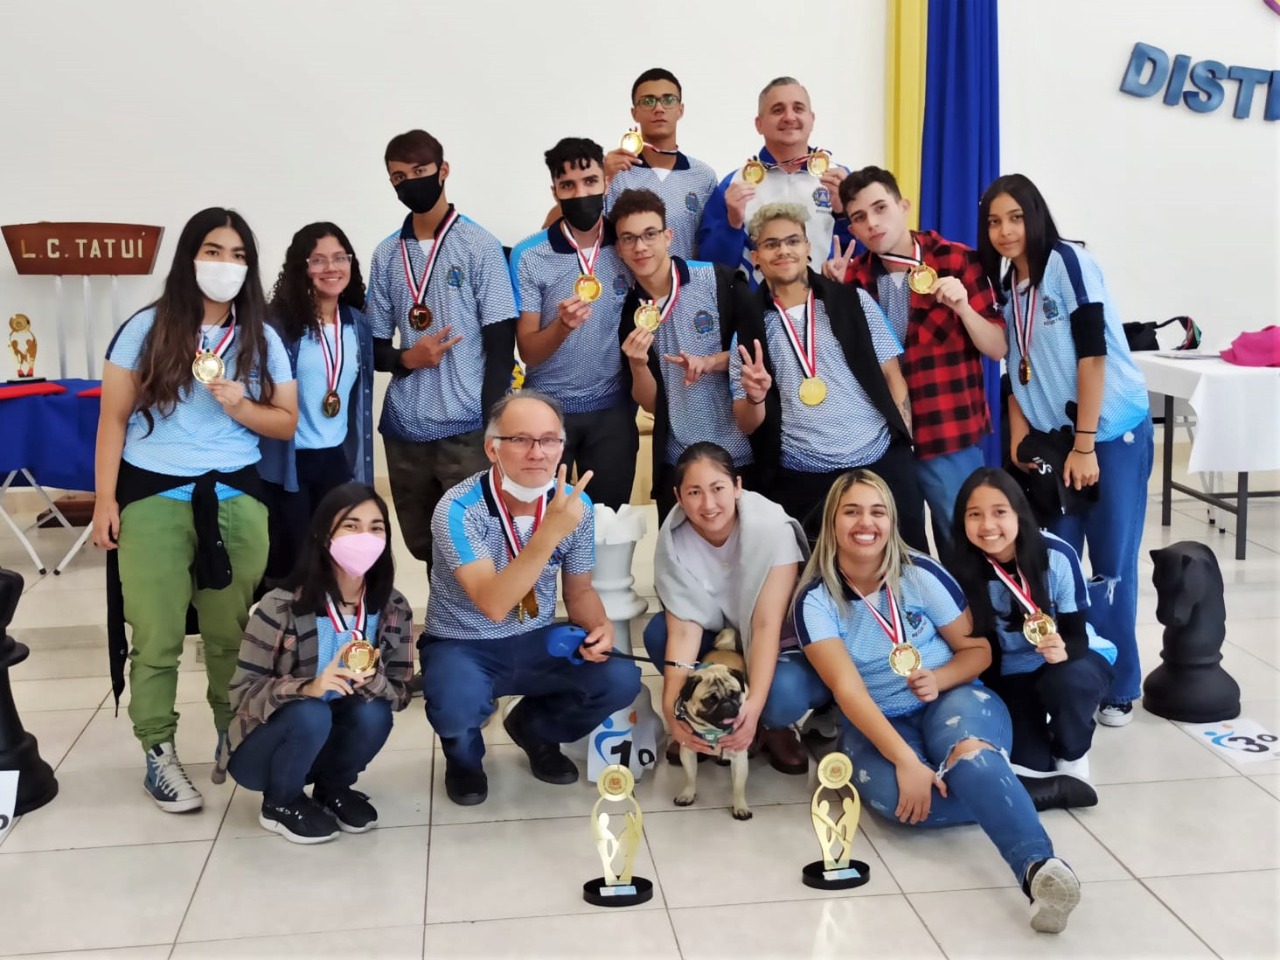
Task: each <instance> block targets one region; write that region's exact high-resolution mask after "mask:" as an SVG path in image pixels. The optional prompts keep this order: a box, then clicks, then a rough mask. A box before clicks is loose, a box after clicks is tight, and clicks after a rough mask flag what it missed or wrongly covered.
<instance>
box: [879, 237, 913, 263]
mask: <svg viewBox="0 0 1280 960" xmlns="http://www.w3.org/2000/svg"><path fill="white" fill-rule="evenodd" d="M915 249H916V252H915V256H913V257H904V256H901V255H899V254H896V253H880V254H877V256H878V257H879V258H880V259H881V260H888V261H889V262H890V263H897V264H900V265H902V266H904V267H918V266H920V265H921V264H922V263H924V258H923V257H921V256H920V241H919V240H916V241H915Z"/></svg>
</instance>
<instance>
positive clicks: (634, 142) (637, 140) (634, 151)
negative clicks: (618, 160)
mask: <svg viewBox="0 0 1280 960" xmlns="http://www.w3.org/2000/svg"><path fill="white" fill-rule="evenodd" d="M619 146H621V147H622V149H623V150H625V151H627V153H629V154H631V155H632V156H635V157H638V156H640V154H641V152H642V151H643V150H644V137H642V136H640V131H638V130H628V131H627V132H626V133H624V134H623V135H622V143H621V144H619Z"/></svg>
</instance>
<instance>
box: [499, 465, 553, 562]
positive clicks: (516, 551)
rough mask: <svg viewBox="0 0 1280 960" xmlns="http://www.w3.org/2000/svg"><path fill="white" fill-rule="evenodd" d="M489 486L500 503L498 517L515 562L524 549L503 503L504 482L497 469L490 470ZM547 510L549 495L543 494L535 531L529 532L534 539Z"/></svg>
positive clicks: (540, 499)
mask: <svg viewBox="0 0 1280 960" xmlns="http://www.w3.org/2000/svg"><path fill="white" fill-rule="evenodd" d="M489 486H490V487H491V488H492V490H493V499H494V500H496V501H497V502H498V517H499V518H500V519H501V520H502V532H503V534H504V535H505V536H506V538H507V550H508V551H510V553H511V559H512V560H514V559H515V558H516V557H518V556H519V555H520V551H521V550H523V549H524V548H523V547H521V546H520V538H519V537H517V536H516V525H515V522H514V521H513V520H512V519H511V511H510V510H508V509H507V505H506V504H505V503H503V502H502V495H501V494H500V493H499V491H500V490H501V489H502V480H501V479H500V478H499V476H498V468H497V467H490V468H489ZM546 508H547V495H546V494H543V495H542V496H541V497H539V498H538V509H537V512H536V513H534V515H533V529H532V530H530V531H529V536H531V537H532V536H533V535H534V534H535V533H537V532H538V527H540V526H541V525H542V514H543V511H545V510H546Z"/></svg>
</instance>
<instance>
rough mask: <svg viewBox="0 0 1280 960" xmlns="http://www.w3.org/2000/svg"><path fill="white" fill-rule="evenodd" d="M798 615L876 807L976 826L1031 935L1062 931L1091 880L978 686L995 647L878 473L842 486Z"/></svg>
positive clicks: (924, 822)
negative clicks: (908, 539) (1065, 852)
mask: <svg viewBox="0 0 1280 960" xmlns="http://www.w3.org/2000/svg"><path fill="white" fill-rule="evenodd" d="M795 614H796V632H797V633H798V634H799V636H800V642H801V644H802V645H803V646H804V652H805V655H806V656H807V657H808V658H809V662H810V663H811V664H813V667H814V669H815V670H817V672H818V676H820V677H821V678H822V679H823V681H824V682H825V683H826V684H827V686H828V687H830V688H831V691H832V693H834V694H835V700H836V704H837V705H838V706H839V707H840V711H841V713H842V714H843V719H844V729H843V732H842V736H841V740H840V748H841V749H842V750H844V752H845V753H847V754H848V755H849V757H850V759H851V760H852V761H853V766H854V782H855V783H856V784H857V788H858V793H859V794H861V795H862V799H863V801H864V802H865V803H866V804H867V806H869V807H870V808H871V809H872V810H874V811H875V812H876V813H878V814H880V815H882V816H885V817H893V818H895V819H897V820H899V821H900V822H901V823H904V824H910V825H913V826H915V825H919V826H922V827H942V826H949V825H952V824H960V823H974V822H976V823H977V824H978V826H980V827H981V828H982V831H983V832H984V833H985V834H986V835H987V837H988V838H989V839H990V840H991V842H992V843H993V844H994V845H995V847H996V849H997V850H999V851H1000V855H1001V857H1003V858H1004V861H1005V863H1007V864H1008V865H1009V868H1010V870H1012V871H1013V875H1014V877H1015V878H1016V879H1017V880H1018V882H1019V883H1021V884H1022V890H1023V893H1025V894H1026V895H1027V897H1028V898H1029V899H1030V900H1031V902H1032V903H1033V904H1035V906H1036V913H1035V915H1034V916H1033V917H1032V919H1031V926H1032V928H1033V929H1035V930H1038V931H1040V932H1042V933H1059V932H1061V931H1062V930H1064V929H1065V928H1066V925H1067V917H1068V915H1069V914H1070V912H1071V910H1072V909H1073V908H1074V907H1075V905H1076V904H1077V903H1078V902H1079V900H1080V882H1079V881H1078V880H1077V879H1076V876H1075V874H1074V873H1073V872H1072V871H1071V868H1070V867H1069V866H1067V864H1066V863H1064V862H1063V861H1062V860H1060V859H1058V858H1057V857H1055V856H1054V853H1053V843H1052V842H1051V841H1050V839H1049V836H1048V834H1046V833H1045V830H1044V827H1043V826H1042V825H1041V823H1040V818H1039V817H1038V816H1037V815H1036V810H1035V806H1034V804H1033V803H1032V801H1031V797H1030V796H1028V795H1027V791H1026V788H1025V787H1023V785H1022V784H1021V783H1020V782H1019V781H1018V778H1017V777H1015V776H1014V775H1013V772H1012V771H1011V770H1010V767H1009V759H1008V751H1009V747H1010V741H1011V739H1012V737H1011V731H1010V722H1009V713H1008V711H1007V710H1005V707H1004V704H1002V703H1001V702H1000V700H999V699H998V698H997V697H996V696H995V695H994V694H992V693H991V692H990V691H988V690H984V689H983V688H982V686H981V685H980V684H975V683H974V681H975V680H976V679H977V677H978V675H979V674H980V673H982V671H984V670H985V669H986V668H987V667H988V666H989V665H990V663H991V651H990V648H989V647H988V645H987V643H986V642H985V641H984V640H983V639H982V638H981V637H974V636H973V635H972V630H973V627H972V621H971V620H970V616H969V610H968V605H967V604H966V603H965V597H964V593H963V592H962V591H961V590H960V587H959V586H958V585H957V584H956V582H955V580H953V579H952V578H951V576H950V574H948V573H947V571H946V570H944V569H943V568H942V567H941V565H939V564H938V562H937V561H936V560H934V559H933V558H931V557H929V556H926V555H925V554H921V553H916V552H915V551H913V550H911V549H910V548H908V547H907V545H906V543H905V542H904V541H903V539H902V535H901V534H900V533H899V532H898V510H897V506H896V505H895V504H894V501H893V494H892V493H890V492H889V487H888V484H886V483H885V481H884V480H883V479H882V478H880V477H879V476H877V475H876V474H874V473H872V472H871V471H869V470H854V471H852V472H850V473H846V474H844V475H842V476H841V477H840V478H839V479H837V480H836V482H835V484H834V485H833V486H832V487H831V490H830V492H829V493H828V494H827V499H826V502H825V503H824V504H823V508H822V529H821V531H820V533H819V535H818V542H817V543H816V544H815V545H814V548H813V555H812V556H811V557H810V558H809V563H808V566H806V567H805V570H804V573H803V574H801V577H800V585H799V587H798V589H797V592H796V599H795Z"/></svg>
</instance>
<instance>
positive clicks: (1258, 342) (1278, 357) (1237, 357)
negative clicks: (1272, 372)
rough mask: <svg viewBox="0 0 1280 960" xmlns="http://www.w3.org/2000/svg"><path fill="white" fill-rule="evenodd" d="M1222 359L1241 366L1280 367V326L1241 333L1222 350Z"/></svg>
mask: <svg viewBox="0 0 1280 960" xmlns="http://www.w3.org/2000/svg"><path fill="white" fill-rule="evenodd" d="M1222 359H1223V360H1225V361H1227V363H1234V364H1235V365H1236V366H1239V367H1280V327H1277V326H1276V325H1275V324H1272V325H1271V326H1269V327H1263V328H1262V329H1261V330H1257V331H1254V332H1252V333H1242V334H1240V336H1238V337H1236V338H1235V340H1234V341H1232V343H1231V346H1229V347H1228V348H1227V349H1226V350H1223V351H1222Z"/></svg>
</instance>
